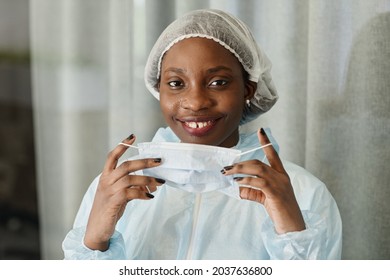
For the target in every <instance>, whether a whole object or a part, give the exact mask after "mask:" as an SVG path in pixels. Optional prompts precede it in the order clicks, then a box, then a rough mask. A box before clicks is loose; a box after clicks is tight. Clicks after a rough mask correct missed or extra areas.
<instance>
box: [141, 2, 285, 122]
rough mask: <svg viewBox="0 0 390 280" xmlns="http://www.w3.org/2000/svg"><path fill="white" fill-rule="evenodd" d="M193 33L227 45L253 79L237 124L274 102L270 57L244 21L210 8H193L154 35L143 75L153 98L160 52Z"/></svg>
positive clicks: (157, 79) (251, 117)
mask: <svg viewBox="0 0 390 280" xmlns="http://www.w3.org/2000/svg"><path fill="white" fill-rule="evenodd" d="M193 37H200V38H207V39H212V40H214V41H215V42H217V43H219V44H221V45H222V46H223V47H225V48H226V49H228V50H229V51H230V52H232V53H233V54H234V55H235V56H236V57H237V59H238V60H239V61H240V63H241V65H242V66H243V68H244V70H245V71H246V72H247V73H248V74H249V80H250V81H253V82H256V83H257V90H256V93H255V95H254V97H253V98H252V99H251V100H250V105H249V106H248V105H247V106H245V109H244V112H243V116H242V119H241V124H244V123H247V122H249V121H251V120H253V119H255V118H257V117H258V116H259V115H261V114H263V113H265V112H267V111H268V110H269V109H270V108H271V107H272V106H273V105H274V104H275V102H276V101H277V99H278V95H277V92H276V89H275V86H274V84H273V81H272V77H271V73H270V70H271V62H270V60H269V59H268V57H267V56H266V55H265V53H264V52H263V51H262V50H261V49H260V47H259V46H258V44H257V43H256V41H255V39H254V37H253V35H252V33H251V31H250V30H249V28H248V27H247V26H246V25H245V23H243V22H242V21H240V20H239V19H238V18H236V17H234V16H232V15H230V14H228V13H225V12H223V11H220V10H214V9H203V10H195V11H192V12H189V13H187V14H185V15H184V16H182V17H180V18H178V19H177V20H175V21H174V22H172V23H171V24H170V25H169V26H168V27H167V28H166V29H165V30H164V31H163V32H162V34H161V35H160V37H159V38H158V39H157V41H156V43H155V45H154V46H153V48H152V50H151V52H150V54H149V57H148V60H147V62H146V67H145V76H144V78H145V84H146V87H147V89H148V90H149V91H150V92H151V93H152V94H153V95H154V96H155V97H156V98H157V99H159V95H160V94H159V92H158V89H157V84H158V81H159V78H160V71H161V61H162V58H163V56H164V54H165V53H166V52H167V51H168V50H169V49H170V48H171V47H172V46H173V45H174V44H176V43H177V42H180V41H181V40H184V39H187V38H193Z"/></svg>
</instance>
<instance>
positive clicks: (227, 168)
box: [223, 165, 234, 171]
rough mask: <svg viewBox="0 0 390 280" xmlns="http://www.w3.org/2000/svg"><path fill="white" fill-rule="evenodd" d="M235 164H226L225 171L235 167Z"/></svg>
mask: <svg viewBox="0 0 390 280" xmlns="http://www.w3.org/2000/svg"><path fill="white" fill-rule="evenodd" d="M233 167H234V166H233V165H229V166H225V167H224V168H223V169H224V170H225V171H228V170H231V169H233Z"/></svg>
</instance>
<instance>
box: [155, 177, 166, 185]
mask: <svg viewBox="0 0 390 280" xmlns="http://www.w3.org/2000/svg"><path fill="white" fill-rule="evenodd" d="M156 182H157V183H160V184H165V180H163V179H160V178H156Z"/></svg>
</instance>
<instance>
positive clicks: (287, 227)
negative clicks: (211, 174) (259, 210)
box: [222, 129, 305, 234]
mask: <svg viewBox="0 0 390 280" xmlns="http://www.w3.org/2000/svg"><path fill="white" fill-rule="evenodd" d="M258 137H259V141H260V144H261V145H266V144H269V143H270V141H269V139H268V137H267V135H266V133H265V132H264V130H263V129H261V130H259V131H258ZM264 153H265V155H266V157H267V159H268V162H269V163H270V165H267V164H265V163H263V162H261V161H259V160H249V161H244V162H240V163H236V164H234V165H232V166H227V167H225V168H224V169H223V170H222V171H223V172H222V173H223V174H225V175H234V174H247V175H250V177H237V178H235V180H236V181H237V182H238V183H239V185H240V196H241V198H242V199H247V200H252V201H256V202H259V203H261V204H263V205H264V207H265V209H266V211H267V212H268V214H269V216H270V218H271V219H272V221H273V223H274V226H275V230H276V232H277V233H278V234H282V233H287V232H292V231H301V230H304V229H305V222H304V220H303V217H302V213H301V210H300V209H299V206H298V202H297V200H296V198H295V195H294V190H293V187H292V185H291V182H290V178H289V176H288V174H287V172H286V170H285V169H284V167H283V164H282V161H281V160H280V158H279V156H278V154H277V152H276V151H275V149H274V148H273V146H272V145H270V146H268V147H265V148H264Z"/></svg>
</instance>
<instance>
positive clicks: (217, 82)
mask: <svg viewBox="0 0 390 280" xmlns="http://www.w3.org/2000/svg"><path fill="white" fill-rule="evenodd" d="M227 83H228V82H227V81H226V80H214V81H212V82H211V83H210V86H212V87H221V86H225V85H227Z"/></svg>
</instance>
